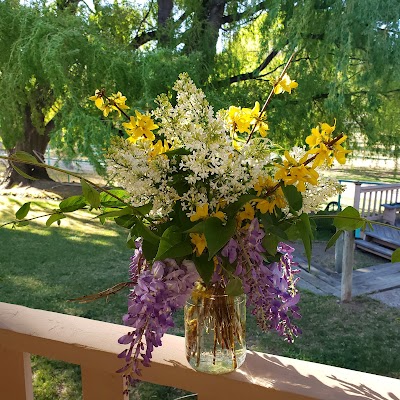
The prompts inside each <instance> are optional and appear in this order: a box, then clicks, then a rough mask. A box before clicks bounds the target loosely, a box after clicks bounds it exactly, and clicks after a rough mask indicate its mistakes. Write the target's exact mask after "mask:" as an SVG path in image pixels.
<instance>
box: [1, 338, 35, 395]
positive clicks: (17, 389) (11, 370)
mask: <svg viewBox="0 0 400 400" xmlns="http://www.w3.org/2000/svg"><path fill="white" fill-rule="evenodd" d="M0 397H1V398H2V399H10V400H11V399H12V400H33V388H32V369H31V358H30V354H28V353H23V352H19V351H13V350H9V349H6V348H4V347H1V346H0Z"/></svg>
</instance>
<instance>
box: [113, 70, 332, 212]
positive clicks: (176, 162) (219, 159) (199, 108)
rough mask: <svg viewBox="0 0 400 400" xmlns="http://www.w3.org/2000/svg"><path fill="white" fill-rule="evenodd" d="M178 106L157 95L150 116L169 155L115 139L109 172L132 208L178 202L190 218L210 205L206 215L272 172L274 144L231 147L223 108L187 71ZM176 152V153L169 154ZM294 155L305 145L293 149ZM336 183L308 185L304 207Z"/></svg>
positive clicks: (159, 208)
mask: <svg viewBox="0 0 400 400" xmlns="http://www.w3.org/2000/svg"><path fill="white" fill-rule="evenodd" d="M174 90H175V91H176V92H177V96H176V105H175V106H173V105H172V104H171V102H170V101H169V98H168V96H167V95H165V94H163V95H160V96H158V98H157V99H156V103H157V104H158V107H157V108H156V109H155V110H154V111H153V112H152V117H153V119H154V120H155V123H156V124H157V125H158V127H159V128H158V131H157V136H158V138H162V139H163V140H164V141H165V142H167V143H168V145H169V151H170V154H167V155H166V154H159V155H157V156H154V155H152V151H153V149H154V145H153V143H152V142H151V141H148V140H144V139H139V140H137V141H136V142H135V143H129V142H127V141H124V140H123V139H120V140H116V141H114V144H113V145H112V147H111V151H110V152H109V159H110V161H111V162H110V163H109V165H110V172H111V174H112V176H113V177H114V179H115V180H116V183H118V184H119V185H120V186H121V187H123V188H124V189H125V190H126V191H127V192H128V193H130V195H131V203H132V205H133V206H141V205H145V204H148V203H150V204H152V211H151V216H153V217H155V216H159V217H166V216H167V215H168V214H169V213H170V212H171V210H172V208H173V206H174V204H175V203H176V201H178V200H179V201H180V204H181V208H182V210H183V211H185V212H186V214H187V216H188V217H190V216H192V215H194V214H195V213H196V208H197V207H199V206H202V205H204V204H208V212H209V214H211V215H212V214H213V213H214V212H216V211H218V208H219V207H221V206H222V205H223V206H226V205H228V204H231V203H233V202H235V201H236V200H237V199H238V198H239V197H240V196H241V195H243V194H245V193H248V192H249V190H251V189H253V188H254V185H255V184H256V183H257V182H258V181H260V180H261V181H262V180H263V178H265V177H267V176H272V177H273V175H274V168H275V167H274V161H275V159H276V157H277V155H276V154H275V153H274V144H273V143H271V141H270V140H269V139H266V138H264V139H263V138H253V139H252V140H251V141H250V142H249V143H248V144H246V145H244V146H243V147H242V148H241V150H240V151H238V150H235V148H234V146H233V143H232V138H231V137H230V133H229V127H228V126H226V123H225V120H226V119H225V117H226V112H225V113H224V112H221V111H220V112H218V113H217V114H216V115H214V112H213V109H212V107H211V106H210V105H209V104H208V102H207V100H206V98H205V95H204V93H203V92H202V91H201V90H200V89H198V88H197V87H196V86H195V85H194V83H193V82H192V81H191V79H190V78H189V77H188V75H187V74H181V75H180V76H179V80H178V81H177V82H176V83H175V86H174ZM173 152H175V154H174V155H172V154H171V153H173ZM291 153H292V155H293V156H295V158H296V159H298V158H299V157H301V156H303V155H304V154H305V149H302V148H294V149H292V151H291ZM334 192H337V187H336V186H335V185H334V181H333V180H332V181H330V180H324V181H323V183H322V185H321V186H319V187H318V188H315V187H314V186H312V187H311V186H310V185H308V189H307V191H306V192H305V193H303V195H304V206H303V211H304V212H308V211H311V210H315V209H316V207H317V206H318V205H320V204H321V202H323V201H325V200H326V198H327V197H328V196H331V195H332V193H334Z"/></svg>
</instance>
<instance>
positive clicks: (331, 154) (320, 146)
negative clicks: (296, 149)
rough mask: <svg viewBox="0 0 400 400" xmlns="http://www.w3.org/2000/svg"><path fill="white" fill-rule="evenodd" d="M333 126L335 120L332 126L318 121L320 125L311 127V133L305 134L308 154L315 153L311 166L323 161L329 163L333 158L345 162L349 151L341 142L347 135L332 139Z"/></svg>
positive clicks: (316, 165) (314, 166)
mask: <svg viewBox="0 0 400 400" xmlns="http://www.w3.org/2000/svg"><path fill="white" fill-rule="evenodd" d="M320 128H321V129H320ZM335 128H336V120H335V123H334V124H333V126H330V125H329V124H327V123H320V126H317V127H315V128H313V129H311V135H309V136H307V138H306V143H307V144H308V145H309V146H310V150H309V151H308V154H313V155H315V159H314V162H313V168H316V167H318V166H320V165H322V164H323V163H324V162H326V163H327V164H328V165H331V164H332V162H333V159H334V158H336V160H337V161H338V162H339V163H340V164H344V163H345V162H346V154H347V153H350V152H351V151H350V150H346V149H344V148H343V147H342V146H341V144H342V143H343V142H344V141H345V140H346V139H347V136H346V135H342V136H341V137H340V138H339V139H337V140H334V139H335V138H334V137H333V136H332V133H333V132H334V130H335Z"/></svg>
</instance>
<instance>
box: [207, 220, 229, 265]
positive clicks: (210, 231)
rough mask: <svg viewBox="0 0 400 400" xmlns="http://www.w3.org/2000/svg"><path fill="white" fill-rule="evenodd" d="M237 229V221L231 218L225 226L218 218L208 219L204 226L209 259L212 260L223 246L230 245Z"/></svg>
mask: <svg viewBox="0 0 400 400" xmlns="http://www.w3.org/2000/svg"><path fill="white" fill-rule="evenodd" d="M235 229H236V219H235V218H230V219H228V222H227V223H226V225H223V224H222V222H221V220H219V219H218V218H216V217H211V218H208V219H207V220H206V222H205V226H204V235H205V237H206V241H207V248H208V251H209V259H210V260H211V259H212V258H213V257H214V256H215V254H217V252H218V251H219V250H221V248H222V247H223V246H225V245H226V243H228V241H229V239H230V238H231V237H232V236H233V234H234V233H235Z"/></svg>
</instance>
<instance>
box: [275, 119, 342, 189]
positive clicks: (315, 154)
mask: <svg viewBox="0 0 400 400" xmlns="http://www.w3.org/2000/svg"><path fill="white" fill-rule="evenodd" d="M321 126H322V127H323V132H325V133H327V132H330V133H332V132H333V130H334V128H335V127H334V126H333V127H331V126H329V125H328V124H321ZM318 132H319V130H318ZM316 133H317V130H313V134H312V135H310V136H309V137H308V138H307V139H309V140H308V142H307V143H313V144H314V143H315V147H314V148H312V149H310V150H309V151H308V152H307V153H306V154H305V155H304V156H303V157H302V158H301V159H300V160H299V161H296V160H295V159H294V158H293V157H292V156H291V155H290V154H289V152H288V151H285V153H284V155H285V158H286V160H285V161H284V162H283V165H279V164H277V167H278V168H279V170H278V171H277V172H276V174H275V179H277V180H281V181H283V182H284V183H285V184H287V185H294V184H297V185H296V187H297V190H298V191H299V192H304V191H305V189H306V187H305V184H306V183H311V184H312V185H317V184H318V177H319V175H318V172H317V171H315V168H316V167H318V166H320V165H321V164H322V163H323V162H324V161H325V160H327V162H328V164H329V165H330V164H332V162H333V157H334V158H336V159H337V160H338V161H339V160H340V161H343V162H341V163H344V161H345V159H344V157H345V155H346V154H347V153H349V152H350V151H349V150H345V149H344V148H343V147H342V146H341V143H343V141H344V140H346V138H347V136H346V135H344V134H343V133H341V134H340V135H338V136H336V137H335V138H333V139H330V140H328V141H327V142H324V141H323V140H322V139H321V140H320V139H316V138H315V137H316ZM312 141H314V142H312ZM318 145H319V147H317V146H318ZM321 145H322V146H321ZM311 154H312V157H310V158H308V156H309V155H311ZM340 161H339V162H340ZM311 163H313V165H312V166H308V165H309V164H311ZM275 187H276V189H277V188H278V187H279V184H277V185H275ZM276 189H275V190H276Z"/></svg>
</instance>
